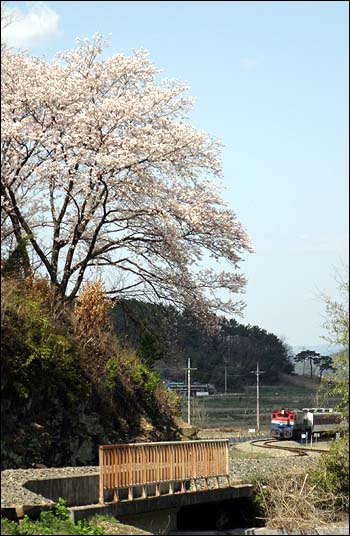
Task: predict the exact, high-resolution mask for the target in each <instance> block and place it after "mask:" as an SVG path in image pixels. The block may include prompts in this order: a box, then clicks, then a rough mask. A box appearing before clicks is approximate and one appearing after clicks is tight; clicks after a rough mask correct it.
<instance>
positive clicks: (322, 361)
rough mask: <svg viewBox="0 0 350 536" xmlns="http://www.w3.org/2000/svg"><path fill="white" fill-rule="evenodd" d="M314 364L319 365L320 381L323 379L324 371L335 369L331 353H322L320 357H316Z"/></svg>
mask: <svg viewBox="0 0 350 536" xmlns="http://www.w3.org/2000/svg"><path fill="white" fill-rule="evenodd" d="M314 364H315V365H316V366H317V367H318V370H319V372H320V381H322V377H323V374H324V372H326V371H330V370H334V368H333V358H332V356H330V355H321V356H320V357H315V358H314Z"/></svg>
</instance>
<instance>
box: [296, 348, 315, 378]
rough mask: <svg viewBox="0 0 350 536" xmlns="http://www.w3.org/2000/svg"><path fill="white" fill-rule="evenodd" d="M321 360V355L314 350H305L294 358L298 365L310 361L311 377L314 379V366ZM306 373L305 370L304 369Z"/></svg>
mask: <svg viewBox="0 0 350 536" xmlns="http://www.w3.org/2000/svg"><path fill="white" fill-rule="evenodd" d="M319 358H320V354H319V353H317V352H315V351H314V350H303V351H302V352H299V353H298V354H296V356H295V357H294V360H295V362H296V363H304V367H305V362H306V361H308V362H309V364H310V376H311V378H312V365H313V364H316V363H317V360H318V359H319ZM303 371H304V369H303Z"/></svg>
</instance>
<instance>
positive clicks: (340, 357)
mask: <svg viewBox="0 0 350 536" xmlns="http://www.w3.org/2000/svg"><path fill="white" fill-rule="evenodd" d="M344 272H345V274H344V276H342V275H340V274H338V276H337V283H338V290H339V293H340V296H341V299H340V301H337V300H334V299H333V298H331V297H330V296H327V295H323V296H322V298H323V301H324V304H325V307H326V314H327V320H326V321H325V323H324V324H323V328H324V329H326V331H327V336H325V337H324V339H326V340H327V341H328V342H330V343H332V344H340V345H341V346H342V347H343V349H342V350H341V351H340V352H338V354H337V355H336V357H335V359H334V360H333V364H332V366H333V371H332V373H331V374H328V375H327V377H325V378H324V380H323V385H322V388H323V389H324V390H328V391H329V392H331V393H335V394H339V395H341V396H342V401H341V403H340V404H339V406H338V409H339V410H340V411H341V412H342V413H343V415H344V416H345V417H346V418H347V419H348V418H349V268H345V270H344Z"/></svg>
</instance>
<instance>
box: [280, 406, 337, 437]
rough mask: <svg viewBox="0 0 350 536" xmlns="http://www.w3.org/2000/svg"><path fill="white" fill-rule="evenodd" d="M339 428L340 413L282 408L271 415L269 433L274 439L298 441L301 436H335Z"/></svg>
mask: <svg viewBox="0 0 350 536" xmlns="http://www.w3.org/2000/svg"><path fill="white" fill-rule="evenodd" d="M341 427H342V416H341V413H339V412H337V411H334V410H333V409H332V408H303V409H302V410H299V409H294V410H291V409H285V408H282V409H278V410H275V411H273V412H272V414H271V428H270V433H271V437H274V438H276V439H292V438H293V439H300V438H301V437H302V434H307V436H308V437H309V438H310V437H311V436H313V435H314V434H316V433H317V434H319V435H326V434H335V433H336V432H337V431H339V430H340V429H341Z"/></svg>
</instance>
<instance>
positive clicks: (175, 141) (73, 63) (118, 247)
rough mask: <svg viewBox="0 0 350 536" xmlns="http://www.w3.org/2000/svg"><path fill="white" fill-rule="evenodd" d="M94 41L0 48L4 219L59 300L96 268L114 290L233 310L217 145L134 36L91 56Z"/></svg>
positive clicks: (244, 243) (233, 238)
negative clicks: (70, 46) (117, 48)
mask: <svg viewBox="0 0 350 536" xmlns="http://www.w3.org/2000/svg"><path fill="white" fill-rule="evenodd" d="M105 44H106V43H105V41H104V39H103V38H102V37H101V36H99V35H95V36H94V37H93V39H92V40H91V41H89V40H88V39H84V40H78V45H77V48H76V49H75V50H72V51H69V52H67V53H65V54H60V55H58V56H57V57H56V58H55V59H54V60H53V61H52V62H47V61H45V60H44V59H39V58H36V57H30V56H28V55H26V54H23V53H15V52H13V51H11V50H8V49H6V50H5V51H4V53H3V55H2V100H1V107H2V119H1V122H2V146H1V150H2V164H1V166H2V171H1V194H2V210H3V214H4V215H5V221H4V227H5V228H6V230H7V233H8V235H10V236H11V237H12V239H13V240H14V241H15V242H17V243H20V242H21V241H23V240H26V241H27V242H28V244H29V246H30V249H31V252H30V253H31V258H33V262H34V264H35V263H38V264H39V265H40V267H41V268H40V269H41V270H45V271H46V273H47V276H48V278H49V280H50V282H51V284H52V285H53V286H54V287H55V288H56V289H57V292H58V293H59V294H60V295H62V296H64V297H65V299H67V300H68V301H71V300H73V299H74V297H75V296H76V295H77V294H78V292H79V289H80V286H81V284H82V282H83V280H84V279H89V278H91V277H93V276H94V272H95V275H96V272H97V274H99V275H101V272H102V271H104V273H105V278H106V279H108V281H109V283H108V284H109V287H108V288H109V293H110V295H111V296H113V295H114V296H119V295H121V294H123V295H125V294H126V295H128V296H129V297H130V296H132V297H140V296H142V297H143V298H145V299H148V300H150V299H152V300H160V301H162V300H166V301H170V302H172V303H174V304H176V305H177V306H180V307H187V308H189V309H191V310H193V311H197V313H199V314H203V315H205V314H207V313H210V312H213V311H217V310H220V311H224V312H235V311H236V312H237V311H239V310H240V308H241V307H242V305H243V304H242V302H241V301H234V300H233V297H232V294H236V293H239V292H242V291H244V287H245V284H246V280H245V278H244V276H243V275H242V274H240V273H239V272H238V270H239V263H240V261H242V254H243V253H245V252H248V251H251V246H250V243H249V238H248V236H247V234H246V232H245V230H244V229H243V227H242V226H241V224H240V223H239V222H238V221H237V218H236V216H235V214H234V212H233V211H232V210H231V209H229V208H228V207H227V206H226V204H225V203H224V202H223V200H222V197H221V186H220V179H221V160H220V156H221V145H220V143H219V142H217V141H215V140H213V139H211V138H210V137H209V136H208V135H207V134H206V133H203V132H200V131H198V130H196V129H195V128H194V127H193V126H191V125H190V124H189V123H188V120H187V113H188V112H189V111H190V110H191V108H192V105H193V99H192V98H190V97H188V96H187V88H186V87H185V86H184V85H183V84H181V83H179V82H177V81H174V80H164V81H159V80H158V78H159V70H157V69H156V68H155V67H154V65H153V64H152V63H151V61H150V60H149V57H148V54H147V53H146V52H145V51H142V50H141V51H138V52H136V53H134V55H133V56H131V57H128V56H125V55H123V54H115V55H113V56H111V57H106V58H103V59H101V55H102V53H103V52H104V48H105ZM6 243H7V242H6ZM206 259H208V260H209V259H211V260H210V264H212V265H213V266H214V268H207V269H206V268H203V267H202V266H203V264H205V261H206ZM222 262H224V263H225V266H227V267H228V268H226V270H222V269H221V268H220V263H222ZM222 290H224V291H227V292H228V294H229V296H226V295H225V297H224V298H223V297H222V296H223V295H224V294H223V293H222V292H221V291H222ZM218 291H220V292H218ZM219 295H221V297H219Z"/></svg>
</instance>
